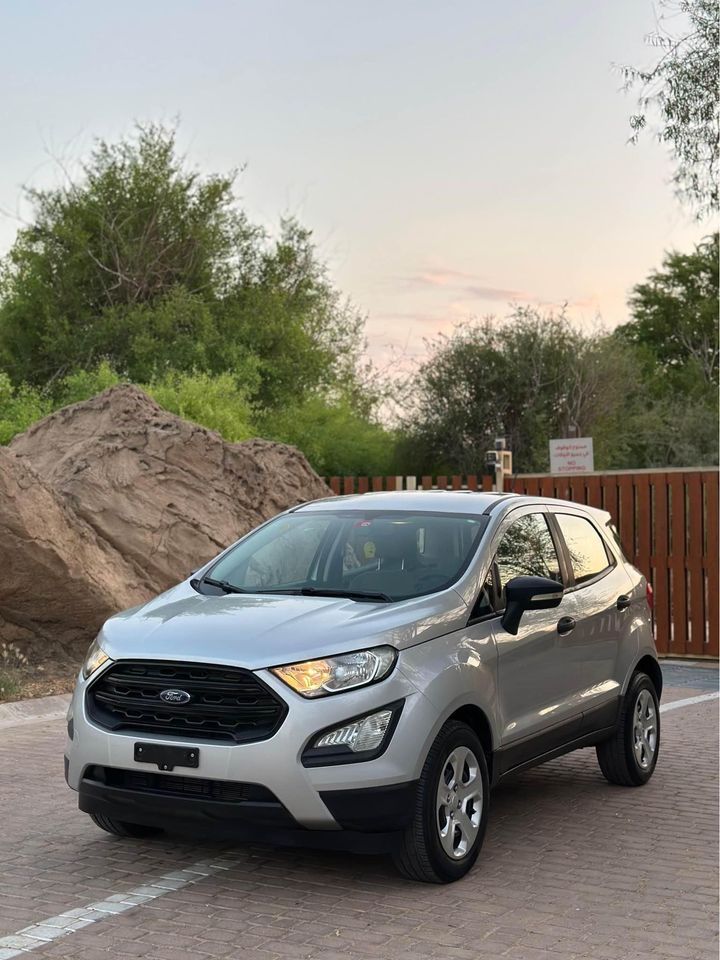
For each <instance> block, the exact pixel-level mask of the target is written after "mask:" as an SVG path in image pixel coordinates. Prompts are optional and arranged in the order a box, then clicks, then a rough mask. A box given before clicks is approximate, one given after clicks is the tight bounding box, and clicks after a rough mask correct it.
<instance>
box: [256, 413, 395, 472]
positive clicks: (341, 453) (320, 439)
mask: <svg viewBox="0 0 720 960" xmlns="http://www.w3.org/2000/svg"><path fill="white" fill-rule="evenodd" d="M258 426H259V429H260V433H261V435H262V436H266V437H269V438H270V439H273V440H281V441H283V442H284V443H291V444H293V445H294V446H296V447H298V448H299V449H300V450H302V452H303V453H304V454H305V456H306V457H307V458H308V460H309V461H310V464H311V465H312V467H313V468H314V469H315V470H316V471H317V473H319V474H320V475H321V476H381V475H382V476H384V475H387V474H392V473H393V472H394V471H395V469H396V467H395V461H396V442H397V436H396V434H395V432H394V431H391V430H387V429H385V428H384V427H383V426H382V425H381V424H379V423H376V422H374V421H373V420H369V419H367V418H365V417H364V416H362V415H360V414H358V413H357V412H356V410H355V409H354V408H353V407H352V406H351V404H350V403H349V402H348V401H347V400H346V399H344V398H341V399H337V400H335V401H327V400H325V399H323V398H322V397H319V396H316V397H311V398H309V399H307V400H306V401H304V402H303V403H302V404H301V405H299V406H297V407H290V408H288V409H287V410H285V411H282V412H280V411H276V412H274V413H273V414H271V415H270V416H268V417H266V418H265V419H264V420H262V421H261V422H260V423H259V424H258Z"/></svg>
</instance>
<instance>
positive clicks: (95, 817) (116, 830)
mask: <svg viewBox="0 0 720 960" xmlns="http://www.w3.org/2000/svg"><path fill="white" fill-rule="evenodd" d="M90 819H91V820H92V822H93V823H94V824H95V825H96V826H98V827H100V829H101V830H104V831H105V832H106V833H112V835H113V836H115V837H134V838H135V839H141V838H143V837H155V836H157V835H158V834H160V833H162V830H161V829H160V828H159V827H146V826H144V825H143V824H141V823H127V822H126V821H125V820H113V819H112V818H111V817H106V816H105V815H104V814H102V813H91V814H90Z"/></svg>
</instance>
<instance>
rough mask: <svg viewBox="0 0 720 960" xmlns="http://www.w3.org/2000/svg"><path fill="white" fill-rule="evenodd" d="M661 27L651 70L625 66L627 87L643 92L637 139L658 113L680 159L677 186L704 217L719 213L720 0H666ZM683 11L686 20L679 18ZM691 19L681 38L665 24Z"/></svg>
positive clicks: (661, 135)
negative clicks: (719, 82) (674, 34)
mask: <svg viewBox="0 0 720 960" xmlns="http://www.w3.org/2000/svg"><path fill="white" fill-rule="evenodd" d="M660 8H661V11H665V14H666V16H661V18H660V21H659V23H660V26H659V29H658V30H657V31H656V32H655V33H653V34H651V35H650V36H649V37H648V38H647V41H648V43H649V45H650V46H652V47H653V48H654V49H655V50H657V51H658V58H657V61H656V63H655V64H654V66H652V67H650V68H649V69H640V70H639V69H637V68H635V67H624V68H623V74H624V76H625V80H626V85H627V87H629V88H636V89H638V90H639V113H637V114H636V115H635V116H633V117H631V119H630V125H631V127H632V130H633V139H637V137H638V135H639V133H640V132H641V131H642V130H643V129H644V128H645V127H646V126H647V125H648V117H650V123H651V124H654V123H655V120H654V117H653V114H657V117H658V120H657V123H656V126H657V136H658V139H659V140H660V141H661V142H662V143H668V144H670V146H671V147H672V149H673V151H674V153H675V157H676V160H677V170H676V173H675V176H674V178H673V179H674V182H675V185H676V187H677V189H678V192H679V194H680V196H681V197H682V198H684V199H685V200H687V201H688V202H689V203H690V204H692V205H693V206H694V207H695V208H696V210H697V213H698V215H699V216H702V215H704V214H706V213H711V212H713V211H716V210H717V209H718V204H719V202H720V196H719V194H718V158H719V156H720V136H719V135H718V130H719V126H720V115H719V114H720V111H719V108H718V105H719V103H720V101H719V100H718V75H719V74H720V7H718V4H717V2H716V0H660ZM678 13H679V14H680V18H678ZM666 19H673V20H675V21H677V20H678V19H680V22H684V21H686V22H687V23H688V28H687V30H686V32H685V33H684V34H683V35H682V36H680V37H678V36H673V35H672V34H670V33H669V32H667V31H666V30H665V29H664V21H665V20H666Z"/></svg>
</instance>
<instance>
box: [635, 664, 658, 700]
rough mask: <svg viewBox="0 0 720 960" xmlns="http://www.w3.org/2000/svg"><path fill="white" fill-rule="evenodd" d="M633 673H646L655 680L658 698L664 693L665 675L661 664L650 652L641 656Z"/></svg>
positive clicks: (654, 684)
mask: <svg viewBox="0 0 720 960" xmlns="http://www.w3.org/2000/svg"><path fill="white" fill-rule="evenodd" d="M632 672H633V673H646V674H647V675H648V676H649V677H650V679H651V680H652V682H653V686H654V687H655V692H656V693H657V698H658V700H659V699H660V697H661V695H662V688H663V675H662V669H661V667H660V664H659V663H658V661H657V660H656V658H655V657H653V656H651V655H650V654H646V655H645V656H644V657H641V658H640V660H638V662H637V663H636V664H635V666H634V667H633V671H632Z"/></svg>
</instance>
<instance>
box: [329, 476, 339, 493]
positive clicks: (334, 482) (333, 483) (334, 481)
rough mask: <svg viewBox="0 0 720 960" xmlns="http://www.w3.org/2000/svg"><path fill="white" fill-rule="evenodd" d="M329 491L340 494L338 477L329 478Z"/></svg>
mask: <svg viewBox="0 0 720 960" xmlns="http://www.w3.org/2000/svg"><path fill="white" fill-rule="evenodd" d="M329 483H330V489H331V490H332V492H333V493H335V494H339V493H340V477H330V481H329Z"/></svg>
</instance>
